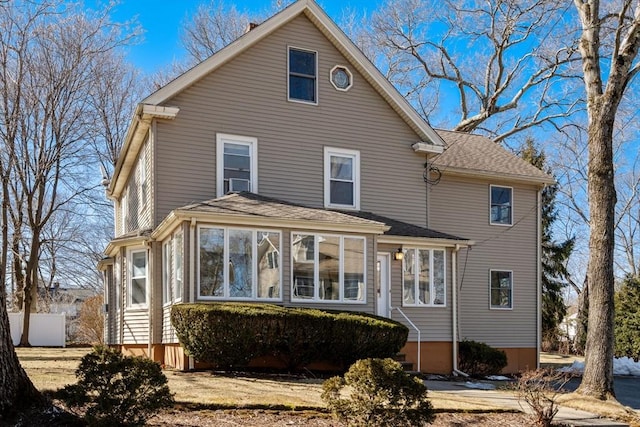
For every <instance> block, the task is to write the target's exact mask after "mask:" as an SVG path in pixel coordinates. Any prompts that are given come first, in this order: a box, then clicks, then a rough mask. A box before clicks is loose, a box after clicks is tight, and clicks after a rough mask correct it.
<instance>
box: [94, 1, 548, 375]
mask: <svg viewBox="0 0 640 427" xmlns="http://www.w3.org/2000/svg"><path fill="white" fill-rule="evenodd" d="M552 182H553V181H552V179H551V177H549V176H548V175H546V174H544V173H542V172H541V171H540V170H538V169H536V168H535V167H533V166H531V165H530V164H528V163H526V162H524V161H522V160H521V159H519V158H517V157H516V156H514V155H512V154H510V153H509V152H507V151H506V150H504V149H503V148H501V147H500V146H498V145H497V144H495V143H493V142H492V141H490V140H488V139H486V138H484V137H480V136H476V135H468V134H462V133H456V132H448V131H435V130H434V129H432V128H431V127H430V126H429V125H428V124H427V123H426V122H425V121H424V120H423V119H422V118H421V117H420V115H419V114H418V113H417V112H416V111H415V110H414V109H413V108H412V107H411V106H410V105H409V104H408V103H407V101H406V100H405V99H404V98H403V97H402V96H401V95H400V94H399V93H398V91H397V90H396V89H395V88H394V87H393V86H392V85H391V84H390V83H389V82H388V81H387V80H386V79H385V78H384V76H383V75H382V74H381V73H380V72H379V71H378V70H377V69H376V68H375V66H374V65H372V64H371V62H370V61H369V60H368V59H367V58H366V57H365V56H364V55H363V53H362V52H361V51H360V50H359V49H358V48H357V47H356V46H355V45H354V44H353V43H352V42H351V41H350V40H349V39H348V37H347V36H346V35H345V34H344V33H343V32H342V31H341V30H340V29H339V28H338V27H337V26H336V24H335V23H334V22H333V21H332V20H331V19H330V18H329V17H328V16H327V15H326V14H325V12H324V11H323V10H322V9H321V8H320V7H319V6H318V5H317V4H316V3H315V2H314V1H313V0H299V1H298V2H296V3H294V4H292V5H291V6H289V7H288V8H286V9H285V10H283V11H282V12H280V13H278V14H277V15H275V16H274V17H272V18H271V19H269V20H267V21H265V22H264V23H262V24H261V25H259V26H257V27H256V28H254V29H252V30H251V31H248V32H247V33H246V34H244V35H243V36H242V37H240V38H239V39H238V40H236V41H235V42H233V43H231V44H230V45H229V46H227V47H226V48H224V49H222V50H221V51H219V52H218V53H216V54H215V55H213V56H211V57H210V58H209V59H207V60H205V61H204V62H202V63H200V64H199V65H197V66H196V67H194V68H192V69H191V70H189V71H187V72H186V73H184V74H182V75H181V76H179V77H178V78H176V79H175V80H173V81H172V82H170V83H169V84H167V85H166V86H164V87H162V88H161V89H159V90H158V91H157V92H155V93H153V94H151V95H150V96H149V97H147V98H146V99H144V100H142V101H141V103H140V104H139V105H138V108H137V110H136V112H135V116H134V118H133V120H132V122H131V125H130V127H129V131H128V133H127V136H126V141H125V144H124V146H123V149H122V152H121V155H120V158H119V160H118V163H117V165H116V168H115V172H114V175H113V177H112V179H111V182H110V184H109V186H108V189H107V193H108V196H109V197H110V198H111V199H112V200H113V201H114V203H115V238H114V239H113V240H112V241H111V242H110V243H109V245H108V247H107V249H106V255H107V258H106V259H105V260H104V261H103V262H102V263H101V269H102V270H103V271H104V277H105V285H106V286H105V298H106V301H107V302H108V309H107V321H106V325H107V327H106V332H105V334H106V341H107V343H108V344H110V345H113V346H118V347H120V348H122V350H123V351H126V352H129V353H134V354H145V355H147V356H148V357H151V358H153V359H154V360H157V361H161V362H162V363H164V364H166V365H170V366H174V367H177V368H180V369H187V368H189V367H193V366H194V363H195V362H197V361H194V360H190V359H189V358H188V357H186V356H185V354H184V352H183V349H182V347H181V346H180V344H179V343H178V340H177V338H176V335H175V331H174V330H173V328H172V326H171V324H170V320H169V313H170V309H171V306H172V305H173V304H176V303H180V302H201V303H207V302H211V301H243V302H267V303H274V304H281V305H285V306H304V307H315V308H321V309H334V310H336V309H337V310H353V311H361V312H367V313H373V314H378V315H380V316H387V317H391V318H393V319H395V320H398V321H400V322H403V323H405V324H406V325H407V326H409V328H410V331H411V332H410V335H409V342H408V343H407V346H406V348H405V349H404V352H405V353H406V355H407V357H408V359H409V360H410V361H412V362H413V363H414V367H415V368H419V369H420V370H422V371H425V372H440V373H451V372H452V370H454V369H456V363H457V362H456V357H457V356H456V353H457V346H456V343H457V342H459V341H460V340H462V339H473V340H477V341H483V342H486V343H488V344H490V345H492V346H494V347H498V348H501V349H504V350H505V351H506V352H507V355H508V359H509V365H508V366H507V368H506V370H505V371H507V372H516V371H518V370H522V369H525V368H526V367H529V368H535V367H536V365H537V362H538V342H539V332H540V317H539V313H540V309H539V306H540V253H539V247H540V242H539V235H540V230H539V223H540V218H539V217H540V191H541V189H542V188H543V187H544V186H545V185H547V184H550V183H552ZM436 230H437V231H436Z"/></svg>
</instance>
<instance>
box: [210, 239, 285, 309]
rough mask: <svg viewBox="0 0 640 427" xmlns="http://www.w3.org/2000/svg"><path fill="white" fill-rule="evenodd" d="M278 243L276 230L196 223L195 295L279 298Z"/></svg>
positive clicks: (232, 297)
mask: <svg viewBox="0 0 640 427" xmlns="http://www.w3.org/2000/svg"><path fill="white" fill-rule="evenodd" d="M280 246H281V243H280V232H277V231H265V230H251V229H236V228H219V227H208V226H202V227H200V228H199V231H198V247H199V252H200V254H199V259H198V279H199V280H198V295H199V297H200V298H201V299H257V300H279V299H281V295H282V293H281V283H282V280H281V273H280V265H281V262H280V261H281V260H280ZM274 259H275V260H276V261H275V262H274Z"/></svg>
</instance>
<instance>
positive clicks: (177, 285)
mask: <svg viewBox="0 0 640 427" xmlns="http://www.w3.org/2000/svg"><path fill="white" fill-rule="evenodd" d="M183 246H184V243H183V238H182V232H179V233H176V234H175V236H174V238H173V264H174V267H173V271H174V274H175V281H174V286H173V299H174V301H180V300H182V286H183V284H182V274H183V264H184V255H183Z"/></svg>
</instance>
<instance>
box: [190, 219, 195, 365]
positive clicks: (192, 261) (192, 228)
mask: <svg viewBox="0 0 640 427" xmlns="http://www.w3.org/2000/svg"><path fill="white" fill-rule="evenodd" d="M189 243H190V244H189V246H190V248H189V289H190V290H189V302H191V303H193V302H195V300H196V299H195V292H196V284H195V281H196V280H195V278H196V273H195V268H196V219H195V218H191V224H189ZM193 369H195V360H194V359H193V356H189V370H190V371H192V370H193Z"/></svg>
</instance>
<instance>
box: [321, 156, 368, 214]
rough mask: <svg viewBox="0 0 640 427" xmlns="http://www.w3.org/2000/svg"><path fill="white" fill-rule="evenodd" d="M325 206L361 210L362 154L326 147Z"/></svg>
mask: <svg viewBox="0 0 640 427" xmlns="http://www.w3.org/2000/svg"><path fill="white" fill-rule="evenodd" d="M324 205H325V207H327V208H340V209H360V152H359V151H356V150H344V149H339V148H330V147H325V149H324Z"/></svg>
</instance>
